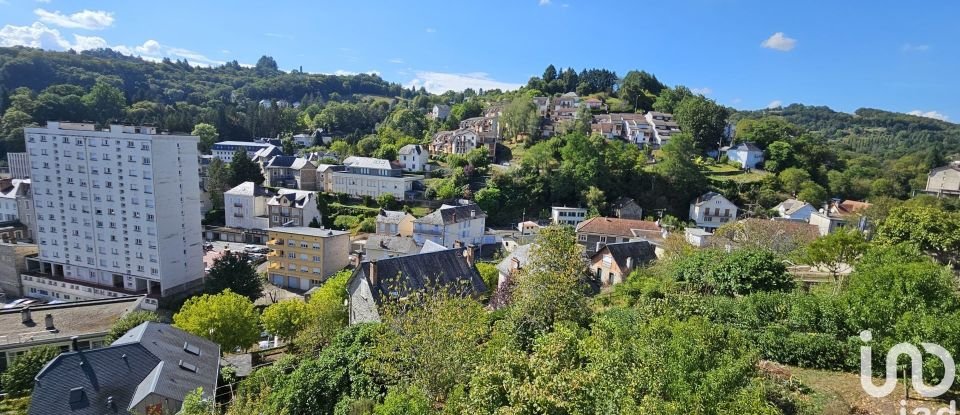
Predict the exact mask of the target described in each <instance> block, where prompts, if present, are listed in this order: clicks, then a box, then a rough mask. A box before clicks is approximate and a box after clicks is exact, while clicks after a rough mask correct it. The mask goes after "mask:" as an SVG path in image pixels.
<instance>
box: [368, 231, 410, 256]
mask: <svg viewBox="0 0 960 415" xmlns="http://www.w3.org/2000/svg"><path fill="white" fill-rule="evenodd" d="M371 247H373V248H374V249H382V250H384V251H390V252H397V253H401V254H414V253H417V250H418V247H417V243H416V242H415V241H414V240H413V238H412V237H409V236H392V235H378V234H374V235H370V237H369V238H367V249H370V248H371Z"/></svg>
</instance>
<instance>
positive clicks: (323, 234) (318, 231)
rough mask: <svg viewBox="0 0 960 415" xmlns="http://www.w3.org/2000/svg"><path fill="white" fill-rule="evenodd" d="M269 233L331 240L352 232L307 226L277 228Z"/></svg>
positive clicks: (268, 230) (271, 229)
mask: <svg viewBox="0 0 960 415" xmlns="http://www.w3.org/2000/svg"><path fill="white" fill-rule="evenodd" d="M267 232H283V233H289V234H293V235H303V236H315V237H320V238H330V237H334V236H340V235H347V234H349V233H350V232H347V231H338V230H336V229H323V228H311V227H307V226H275V227H272V228H269V229H267Z"/></svg>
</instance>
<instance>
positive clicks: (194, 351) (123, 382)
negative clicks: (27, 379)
mask: <svg viewBox="0 0 960 415" xmlns="http://www.w3.org/2000/svg"><path fill="white" fill-rule="evenodd" d="M219 364H220V347H219V346H218V345H217V344H215V343H213V342H210V341H209V340H205V339H202V338H200V337H197V336H194V335H192V334H189V333H186V332H184V331H182V330H180V329H177V328H175V327H173V326H170V325H168V324H162V323H153V322H147V323H143V324H141V325H139V326H137V327H134V328H133V329H131V330H130V331H128V332H127V333H126V334H124V335H123V336H121V337H120V338H119V339H117V340H116V341H115V342H113V344H111V345H110V346H108V347H104V348H100V349H92V350H83V351H72V352H67V353H61V354H60V355H59V356H57V358H55V359H54V360H52V361H51V362H50V363H48V364H47V365H46V366H45V367H44V368H43V369H42V370H41V371H40V373H39V374H38V375H37V377H36V383H35V385H34V391H33V395H32V398H31V402H30V411H29V413H30V414H31V415H33V414H37V415H40V414H43V415H46V414H76V415H80V414H84V415H86V414H90V415H100V414H126V413H128V411H129V410H130V409H132V408H133V407H134V406H136V405H137V404H138V403H140V402H141V401H142V400H143V398H145V397H147V396H148V395H150V394H156V395H159V396H161V397H165V398H168V399H170V401H171V403H172V402H173V401H181V402H182V401H183V399H184V397H185V396H186V394H188V393H189V392H191V391H193V390H194V389H196V388H198V387H202V388H203V390H204V394H205V395H207V394H209V395H208V396H212V395H213V394H214V393H215V390H216V387H217V374H218V370H219ZM73 398H76V399H73ZM165 409H167V410H172V412H176V411H177V410H179V408H176V407H174V408H171V407H167V408H165Z"/></svg>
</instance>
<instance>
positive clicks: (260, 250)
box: [253, 246, 270, 254]
mask: <svg viewBox="0 0 960 415" xmlns="http://www.w3.org/2000/svg"><path fill="white" fill-rule="evenodd" d="M253 252H256V253H258V254H269V253H270V248H267V247H265V246H261V247H259V248H257V249H256V250H254V251H253Z"/></svg>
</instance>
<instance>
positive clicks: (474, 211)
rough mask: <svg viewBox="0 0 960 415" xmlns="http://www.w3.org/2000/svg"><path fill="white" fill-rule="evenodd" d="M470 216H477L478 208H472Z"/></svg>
mask: <svg viewBox="0 0 960 415" xmlns="http://www.w3.org/2000/svg"><path fill="white" fill-rule="evenodd" d="M470 217H471V218H475V217H477V210H476V209H470Z"/></svg>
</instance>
